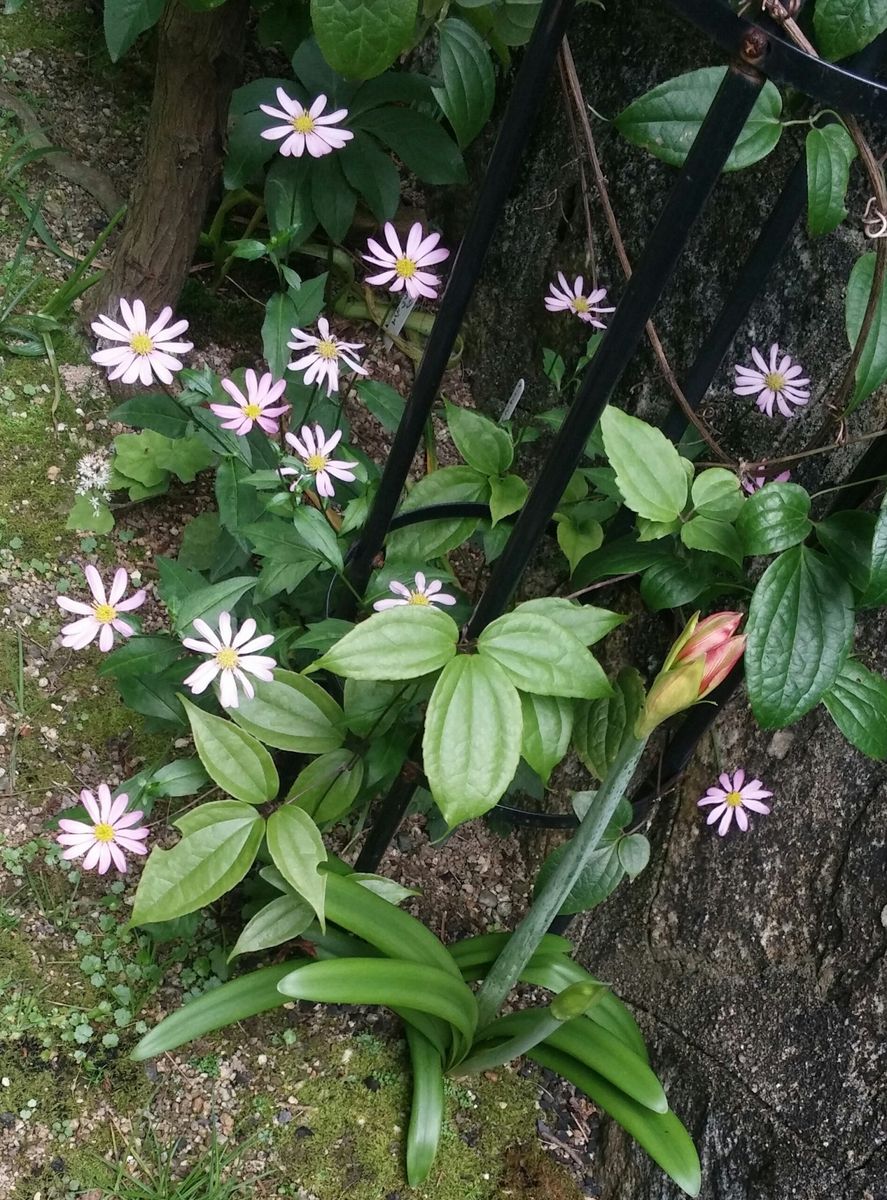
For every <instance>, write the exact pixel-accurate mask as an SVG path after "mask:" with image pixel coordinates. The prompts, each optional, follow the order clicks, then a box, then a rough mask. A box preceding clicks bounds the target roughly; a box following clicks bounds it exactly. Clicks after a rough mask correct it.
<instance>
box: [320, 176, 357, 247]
mask: <svg viewBox="0 0 887 1200" xmlns="http://www.w3.org/2000/svg"><path fill="white" fill-rule="evenodd" d="M311 204H312V207H313V208H314V211H315V213H316V214H317V218H318V220H319V221H320V224H321V226H322V227H323V228H324V229H325V230H326V232H327V233H328V234H329V237H330V239H331V240H332V241H334V242H341V241H342V240H343V239H344V237H345V234H346V233H347V232H348V230H349V229H350V228H351V223H352V222H353V220H354V209H355V208H356V206H357V196H356V194H355V193H354V191H353V190H352V188H351V186H350V184H349V183H348V181H347V179H346V178H345V176H344V175H343V174H342V164H341V163H340V161H339V155H338V154H327V155H324V157H323V158H321V159H318V161H317V162H315V163H314V164H313V169H312V171H311Z"/></svg>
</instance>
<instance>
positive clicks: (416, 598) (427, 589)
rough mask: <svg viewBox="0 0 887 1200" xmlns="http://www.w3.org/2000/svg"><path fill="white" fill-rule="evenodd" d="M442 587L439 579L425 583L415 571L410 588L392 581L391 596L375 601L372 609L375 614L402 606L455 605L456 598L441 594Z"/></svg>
mask: <svg viewBox="0 0 887 1200" xmlns="http://www.w3.org/2000/svg"><path fill="white" fill-rule="evenodd" d="M442 587H443V584H442V583H441V582H440V580H439V579H431V580H428V581H427V582H426V579H425V576H424V575H423V574H422V572H421V571H417V572H416V578H415V580H414V586H413V587H412V588H410V587H407V586H406V584H403V583H398V581H397V580H396V579H395V580H392V582H391V583H389V585H388V590H389V591H390V592H392V593H393V595H392V596H386V597H385V599H384V600H377V601H376V603H375V604H374V605H373V608H374V609H375V610H376V611H377V612H384V610H385V609H386V608H399V607H400V605H402V604H413V605H420V606H425V607H427V606H428V605H429V604H455V603H456V597H455V596H451V595H450V594H449V593H448V592H442V591H441V590H440V589H441V588H442Z"/></svg>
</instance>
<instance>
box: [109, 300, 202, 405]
mask: <svg viewBox="0 0 887 1200" xmlns="http://www.w3.org/2000/svg"><path fill="white" fill-rule="evenodd" d="M120 315H121V317H122V319H123V324H122V325H121V324H120V322H118V321H112V320H111V318H110V317H105V316H101V317H99V319H98V320H97V321H93V323H92V330H93V333H94V334H95V335H96V337H99V338H103V339H104V340H105V341H108V342H119V343H123V344H122V345H115V346H109V347H108V349H107V350H97V351H96V352H95V354H93V355H92V361H93V362H94V363H98V364H99V366H102V367H107V368H108V378H109V379H119V380H121V382H122V383H136V382H139V383H142V384H144V385H145V387H148V386H149V385H150V384H151V383H153V381H154V378H155V377H156V378H157V379H159V380H160V382H161V383H166V384H170V383H172V377H173V372H174V371H180V370H181V369H182V364H181V362H180V361H179V360H178V358H175V357H174V355H177V354H187V352H188V351H189V350H193V349H194V344H193V343H192V342H179V341H176V340H175V339H176V338H178V337H179V336H180V335H181V334H183V333H184V332H185V330H186V329H187V328H188V322H187V321H174V322H173V324H172V325H170V324H169V321H170V318H171V317H172V309H171V308H170V307H169V306H167V307H166V308H164V309H162V311H161V313H160V315H159V316H158V318H157V320H156V321H154V322H153V323H152V324H150V325H149V323H148V314H147V313H146V311H145V306H144V304H143V303H142V301H141V300H133V302H132V306H131V307H130V304H129V301H127V300H124V299H123V298H122V297H121V300H120Z"/></svg>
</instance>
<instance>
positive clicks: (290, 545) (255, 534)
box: [243, 517, 319, 563]
mask: <svg viewBox="0 0 887 1200" xmlns="http://www.w3.org/2000/svg"><path fill="white" fill-rule="evenodd" d="M243 532H244V533H245V534H246V536H247V537H248V538H249V540H250V542H252V546H253V550H254V551H255V553H256V554H259V555H261V557H262V558H268V559H271V560H272V561H273V562H275V563H304V562H305V561H310V562H312V563H316V562H317V561H318V559H319V556H318V555H317V554H316V553H314V551H313V550H311V549H309V547H308V546H307V545H306V544H305V539H304V538H303V537H302V536H301V534H300V533H298V532H297V531H296V529H295V527H294V526H293V524H292V522H290V521H284V520H282V519H281V518H279V517H263V518H262V520H261V521H256V522H255V523H254V524H252V525H248V526H247V527H246V529H244V531H243Z"/></svg>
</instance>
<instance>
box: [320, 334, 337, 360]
mask: <svg viewBox="0 0 887 1200" xmlns="http://www.w3.org/2000/svg"><path fill="white" fill-rule="evenodd" d="M317 353H318V354H319V355H320V357H321V358H330V359H333V358H338V357H339V351H338V350H337V349H336V343H335V342H334V341H332V339H331V338H321V339H320V341H319V342H318V343H317Z"/></svg>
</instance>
